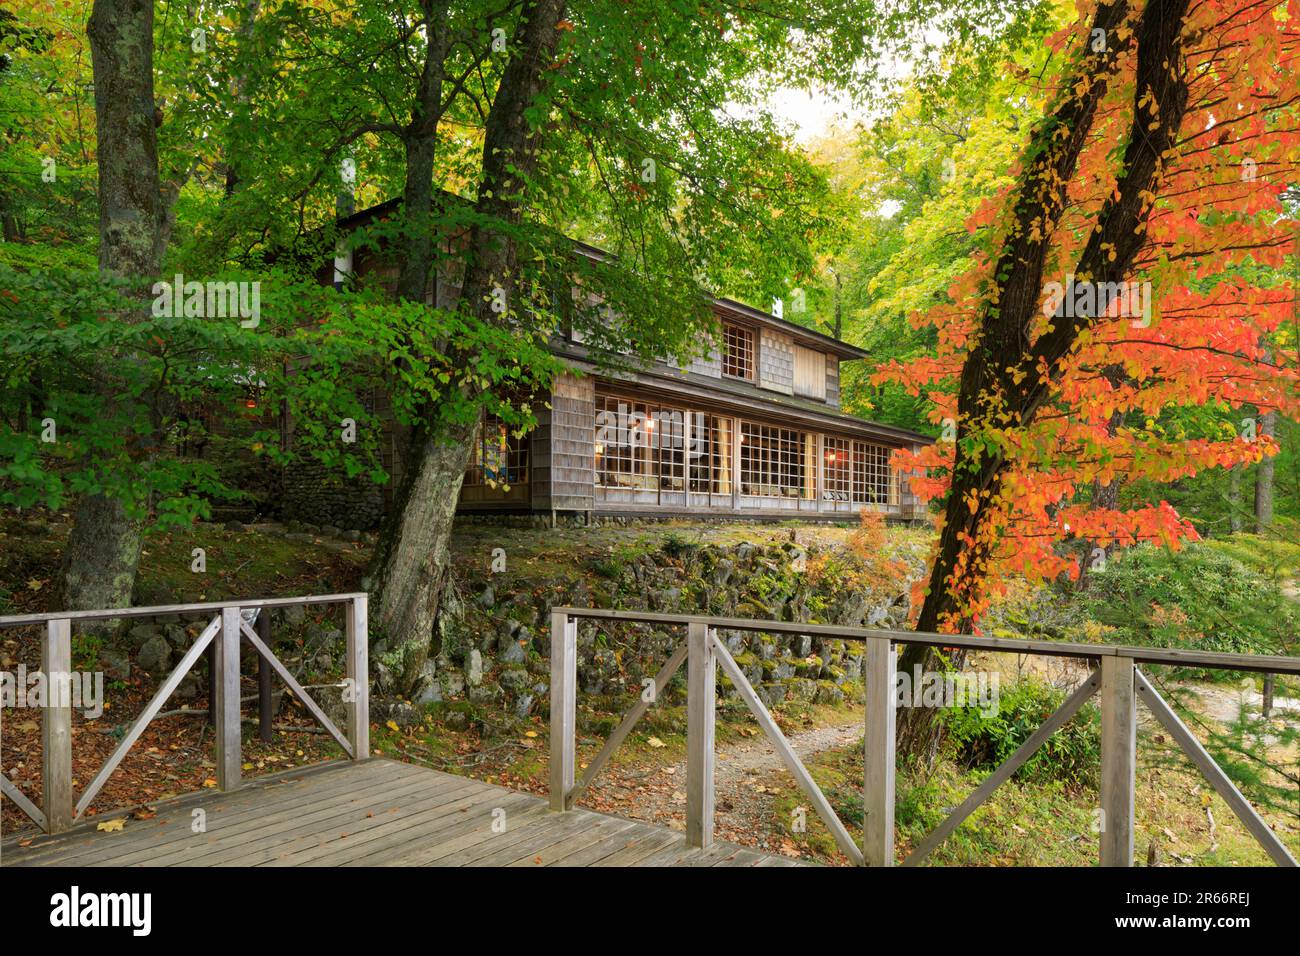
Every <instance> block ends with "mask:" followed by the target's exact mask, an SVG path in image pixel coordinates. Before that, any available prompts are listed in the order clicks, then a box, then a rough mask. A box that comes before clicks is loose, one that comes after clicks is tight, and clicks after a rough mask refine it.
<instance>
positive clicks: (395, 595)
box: [375, 427, 477, 694]
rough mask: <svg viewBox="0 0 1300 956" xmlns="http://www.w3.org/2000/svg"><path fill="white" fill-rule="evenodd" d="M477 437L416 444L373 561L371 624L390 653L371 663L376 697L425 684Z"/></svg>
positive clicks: (455, 433) (460, 433) (466, 432)
mask: <svg viewBox="0 0 1300 956" xmlns="http://www.w3.org/2000/svg"><path fill="white" fill-rule="evenodd" d="M475 432H477V427H471V428H467V429H452V430H451V431H450V432H449V433H448V434H447V435H446V436H444V440H442V441H424V442H421V443H420V446H419V449H418V453H416V454H413V455H412V456H411V458H410V461H409V466H408V468H407V470H406V473H405V477H404V478H403V481H402V487H401V489H400V491H399V493H398V497H397V500H396V501H395V502H394V509H393V513H392V517H391V518H390V519H389V524H388V527H387V528H386V529H385V533H384V535H383V536H382V538H381V541H380V550H379V552H378V553H377V554H376V556H375V557H376V566H377V567H379V568H381V569H382V570H381V572H380V573H381V578H380V585H381V586H380V590H379V600H378V601H377V602H376V608H375V609H376V620H377V621H378V623H379V628H380V631H381V632H382V634H383V635H384V639H385V640H386V641H387V646H388V649H387V651H386V652H385V653H384V654H383V655H382V656H381V658H380V659H379V660H377V661H376V664H377V665H379V668H378V669H379V676H380V687H379V689H380V691H381V692H384V693H395V694H410V693H413V692H414V691H416V690H418V689H419V687H420V686H421V684H422V683H423V682H424V679H425V674H424V665H425V662H426V661H427V660H428V654H429V645H430V641H431V640H432V638H433V627H434V622H435V621H436V619H437V616H438V604H439V601H440V600H441V599H442V591H443V586H444V585H445V584H446V579H447V569H448V566H449V563H450V546H451V532H452V526H453V523H454V521H455V517H456V501H457V499H458V498H459V497H460V486H461V482H462V481H463V480H464V478H465V468H466V467H467V466H468V465H469V458H470V451H471V449H472V448H473V439H474V434H475Z"/></svg>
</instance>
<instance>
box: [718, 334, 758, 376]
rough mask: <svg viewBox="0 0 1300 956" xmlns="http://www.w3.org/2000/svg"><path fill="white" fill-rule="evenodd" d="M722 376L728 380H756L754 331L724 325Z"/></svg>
mask: <svg viewBox="0 0 1300 956" xmlns="http://www.w3.org/2000/svg"><path fill="white" fill-rule="evenodd" d="M722 346H723V348H722V374H723V375H725V376H726V377H728V378H741V379H744V380H745V381H747V382H752V381H753V380H754V330H753V329H747V328H745V327H744V326H743V325H731V324H730V323H723V326H722Z"/></svg>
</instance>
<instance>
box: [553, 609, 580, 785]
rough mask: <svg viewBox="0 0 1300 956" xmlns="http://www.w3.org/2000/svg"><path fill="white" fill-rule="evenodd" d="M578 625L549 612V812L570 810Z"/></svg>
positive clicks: (574, 748)
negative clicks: (550, 810)
mask: <svg viewBox="0 0 1300 956" xmlns="http://www.w3.org/2000/svg"><path fill="white" fill-rule="evenodd" d="M577 684H578V622H577V621H573V620H570V619H569V615H567V614H565V613H564V612H563V611H552V612H551V809H552V810H567V809H569V794H570V793H571V792H572V791H573V783H574V766H575V760H576V756H575V755H576V743H577V740H576V736H577V716H578V713H577V712H578V687H577Z"/></svg>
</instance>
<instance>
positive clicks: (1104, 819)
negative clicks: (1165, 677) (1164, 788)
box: [1098, 656, 1137, 866]
mask: <svg viewBox="0 0 1300 956" xmlns="http://www.w3.org/2000/svg"><path fill="white" fill-rule="evenodd" d="M1136 764H1137V700H1136V695H1135V693H1134V690H1133V658H1131V657H1119V656H1116V657H1103V658H1102V659H1101V817H1100V819H1099V820H1098V825H1099V827H1100V830H1101V865H1102V866H1132V865H1133V791H1134V782H1135V781H1134V778H1135V771H1136Z"/></svg>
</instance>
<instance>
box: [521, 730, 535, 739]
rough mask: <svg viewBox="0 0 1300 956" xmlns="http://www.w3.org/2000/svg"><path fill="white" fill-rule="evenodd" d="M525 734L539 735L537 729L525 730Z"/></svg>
mask: <svg viewBox="0 0 1300 956" xmlns="http://www.w3.org/2000/svg"><path fill="white" fill-rule="evenodd" d="M524 736H525V737H536V736H537V731H535V730H525V731H524Z"/></svg>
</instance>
